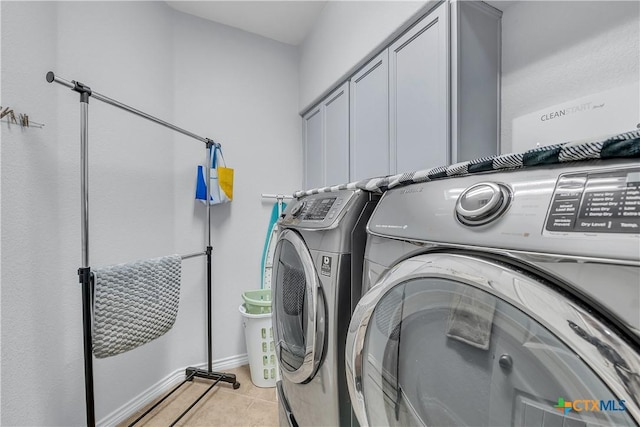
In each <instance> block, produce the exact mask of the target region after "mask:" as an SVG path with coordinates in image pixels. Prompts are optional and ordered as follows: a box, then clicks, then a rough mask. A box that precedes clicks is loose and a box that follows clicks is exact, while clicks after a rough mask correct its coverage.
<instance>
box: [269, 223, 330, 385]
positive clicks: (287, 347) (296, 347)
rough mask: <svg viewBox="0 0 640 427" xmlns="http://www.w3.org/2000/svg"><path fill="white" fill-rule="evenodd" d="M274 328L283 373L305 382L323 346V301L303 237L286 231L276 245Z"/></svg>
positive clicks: (290, 379)
mask: <svg viewBox="0 0 640 427" xmlns="http://www.w3.org/2000/svg"><path fill="white" fill-rule="evenodd" d="M272 289H273V302H272V304H273V330H274V338H275V343H276V354H277V356H278V360H279V362H280V368H281V370H282V375H283V376H284V377H285V378H286V379H288V380H289V381H292V382H295V383H304V382H307V381H309V380H310V379H311V378H313V376H314V375H315V373H316V371H317V370H318V367H319V365H320V359H321V356H322V350H323V345H324V335H325V332H324V330H325V325H324V318H325V316H324V301H323V299H322V289H321V288H320V281H319V279H318V275H317V273H316V269H315V268H314V266H313V260H312V259H311V254H310V253H309V249H308V248H307V246H306V244H305V243H304V241H303V240H302V238H301V237H300V236H299V235H298V234H297V233H296V232H294V231H292V230H284V231H283V232H282V234H281V235H280V238H279V239H278V244H277V245H276V250H275V255H274V263H273V276H272Z"/></svg>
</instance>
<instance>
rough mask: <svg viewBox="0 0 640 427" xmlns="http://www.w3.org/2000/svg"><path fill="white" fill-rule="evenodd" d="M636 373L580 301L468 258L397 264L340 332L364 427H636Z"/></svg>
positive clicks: (636, 365) (635, 360)
mask: <svg viewBox="0 0 640 427" xmlns="http://www.w3.org/2000/svg"><path fill="white" fill-rule="evenodd" d="M603 286H606V284H603ZM639 372H640V355H639V354H638V353H637V351H636V350H634V349H633V348H631V347H630V346H629V345H628V344H627V343H626V342H625V341H623V340H622V339H620V338H619V337H618V336H617V335H616V334H615V332H613V331H612V330H611V329H610V328H609V327H607V326H606V325H605V324H603V323H602V322H600V321H599V320H598V319H596V318H595V317H594V316H592V315H591V314H590V313H589V312H588V311H586V310H584V309H583V308H582V307H580V306H579V305H578V304H576V303H574V302H573V301H572V300H569V299H567V298H566V297H565V296H563V295H562V294H560V293H557V292H555V291H554V290H552V289H551V288H550V287H549V286H548V285H547V284H546V283H544V282H543V281H542V280H537V279H535V278H532V277H530V276H528V275H524V274H522V273H520V272H518V271H515V270H513V269H512V268H511V267H510V266H508V265H507V264H500V263H497V262H494V261H488V260H484V259H482V258H479V257H473V256H468V255H458V254H427V255H420V256H417V257H415V258H412V259H409V260H406V261H403V262H401V263H400V264H398V265H397V266H396V267H395V268H393V269H392V270H391V271H390V272H389V273H388V274H387V275H385V276H383V278H382V279H381V280H380V282H379V283H378V284H377V285H376V286H374V287H373V288H372V289H371V290H370V291H369V292H368V293H367V294H366V295H365V296H364V297H363V298H362V299H361V300H360V303H359V304H358V306H357V307H356V310H355V313H354V315H353V317H352V320H351V324H350V326H349V335H348V337H347V348H346V374H347V383H348V386H349V393H350V395H351V401H352V403H353V406H354V411H355V413H356V415H357V417H358V420H359V421H360V424H361V425H362V426H368V425H390V426H394V425H397V426H406V425H429V426H432V425H437V426H448V425H450V426H521V425H522V426H563V425H564V426H583V427H586V426H587V425H589V426H605V425H617V426H618V425H624V426H626V425H637V422H638V420H639V419H640V411H639V410H638V398H639V397H640V376H638V373H639Z"/></svg>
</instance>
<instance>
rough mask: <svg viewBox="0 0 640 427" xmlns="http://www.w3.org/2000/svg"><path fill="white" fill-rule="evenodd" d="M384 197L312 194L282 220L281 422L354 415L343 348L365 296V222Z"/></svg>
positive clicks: (276, 301)
mask: <svg viewBox="0 0 640 427" xmlns="http://www.w3.org/2000/svg"><path fill="white" fill-rule="evenodd" d="M379 198H380V196H378V195H373V194H371V193H367V192H364V191H362V190H342V191H336V192H332V193H330V194H313V195H308V196H306V197H303V198H301V199H300V200H297V201H295V202H293V203H290V204H289V206H288V207H287V209H286V211H285V212H284V216H283V218H281V220H280V221H279V223H278V226H279V228H280V230H281V234H280V236H279V238H278V243H277V246H276V250H275V255H274V263H273V277H272V290H273V297H272V300H273V302H272V304H273V331H274V338H275V343H276V355H277V357H278V361H279V365H280V369H281V377H282V380H281V381H280V382H278V383H277V389H278V396H279V402H280V417H279V418H280V424H281V425H284V426H296V425H304V426H311V425H318V426H319V425H323V426H338V425H340V426H349V425H351V422H352V419H353V420H355V418H354V417H353V416H352V410H351V403H350V400H349V393H348V390H347V384H346V378H345V375H344V354H345V351H344V350H345V341H346V334H347V327H348V325H349V321H350V319H351V313H352V312H353V309H354V308H355V305H356V303H357V301H358V299H359V298H360V295H361V284H362V262H363V258H364V247H365V241H366V231H365V227H366V223H367V220H368V219H369V217H370V216H371V213H372V211H373V208H374V207H375V204H376V203H377V200H378V199H379Z"/></svg>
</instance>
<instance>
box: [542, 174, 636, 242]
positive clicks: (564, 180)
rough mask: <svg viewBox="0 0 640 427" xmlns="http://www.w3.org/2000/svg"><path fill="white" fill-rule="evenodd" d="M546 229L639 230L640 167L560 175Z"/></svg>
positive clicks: (574, 230) (620, 231) (604, 231)
mask: <svg viewBox="0 0 640 427" xmlns="http://www.w3.org/2000/svg"><path fill="white" fill-rule="evenodd" d="M545 230H547V231H561V232H580V233H585V232H586V233H630V234H638V233H640V167H637V168H635V167H634V168H626V169H620V170H612V171H607V172H593V173H573V174H565V175H561V176H560V177H559V178H558V181H557V183H556V187H555V189H554V192H553V198H552V201H551V206H550V208H549V212H548V213H547V218H546V221H545Z"/></svg>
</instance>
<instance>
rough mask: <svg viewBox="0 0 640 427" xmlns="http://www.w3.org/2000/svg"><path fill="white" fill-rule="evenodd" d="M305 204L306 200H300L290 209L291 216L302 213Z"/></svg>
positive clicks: (295, 216)
mask: <svg viewBox="0 0 640 427" xmlns="http://www.w3.org/2000/svg"><path fill="white" fill-rule="evenodd" d="M305 206H307V202H300V203H298V204H297V205H295V206H294V207H293V208H292V209H291V216H292V217H294V218H297V217H299V216H300V214H302V211H303V210H304V207H305Z"/></svg>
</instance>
